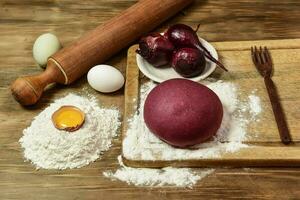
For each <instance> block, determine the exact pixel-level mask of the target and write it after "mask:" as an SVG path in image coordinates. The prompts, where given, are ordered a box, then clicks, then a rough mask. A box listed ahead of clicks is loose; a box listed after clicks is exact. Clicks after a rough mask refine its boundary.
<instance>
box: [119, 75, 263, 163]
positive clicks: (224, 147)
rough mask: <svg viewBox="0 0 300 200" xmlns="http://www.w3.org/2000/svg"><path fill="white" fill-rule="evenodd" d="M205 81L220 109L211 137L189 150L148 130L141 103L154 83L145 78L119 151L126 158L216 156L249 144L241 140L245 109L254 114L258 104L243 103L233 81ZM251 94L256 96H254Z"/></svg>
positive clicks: (175, 158) (142, 103)
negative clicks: (176, 145) (219, 104)
mask: <svg viewBox="0 0 300 200" xmlns="http://www.w3.org/2000/svg"><path fill="white" fill-rule="evenodd" d="M205 84H206V86H207V87H209V88H210V89H212V90H213V91H214V92H215V93H216V94H217V95H218V97H219V98H220V100H221V102H222V104H223V109H224V114H223V120H222V124H221V127H220V129H219V130H218V132H217V134H216V136H215V137H214V138H213V140H211V141H209V142H205V143H202V144H199V145H197V146H196V147H195V148H196V149H195V150H193V151H191V150H189V149H177V148H174V147H172V146H170V145H168V144H166V143H164V142H162V141H161V140H160V139H158V138H157V137H156V136H155V135H154V134H152V133H151V132H150V130H149V129H148V128H147V126H146V124H145V122H144V118H143V107H144V102H145V99H146V97H147V95H148V93H149V92H150V91H151V90H152V89H153V88H154V87H155V86H156V84H155V83H153V82H147V83H145V84H143V85H142V86H141V89H140V106H139V112H137V113H136V114H135V115H134V116H133V118H132V119H130V123H129V129H128V130H127V133H126V137H125V139H124V141H123V155H124V156H125V157H126V158H128V159H142V160H157V159H158V160H185V159H200V158H217V157H221V156H222V154H223V153H226V152H236V151H238V150H240V149H242V148H246V147H249V146H248V145H246V144H244V143H243V141H245V139H246V137H247V135H246V134H247V131H246V130H247V129H246V128H247V125H248V123H249V119H248V118H247V113H250V114H252V116H251V117H257V115H258V114H259V112H257V111H258V109H259V107H260V104H258V103H257V104H255V105H256V110H252V109H253V108H252V107H251V106H249V102H244V103H243V102H242V101H241V100H240V98H239V92H238V90H239V88H238V86H237V85H236V84H234V83H231V82H224V81H217V82H206V83H205ZM253 96H255V95H254V94H253ZM255 98H256V99H257V98H258V99H259V97H257V96H255ZM256 101H257V100H256ZM251 104H252V103H251V102H250V105H251ZM253 113H254V114H255V116H254V114H253Z"/></svg>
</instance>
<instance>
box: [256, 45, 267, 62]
mask: <svg viewBox="0 0 300 200" xmlns="http://www.w3.org/2000/svg"><path fill="white" fill-rule="evenodd" d="M258 55H259V57H260V60H261V64H263V63H266V58H265V55H264V53H263V48H262V47H261V46H260V47H259V53H258Z"/></svg>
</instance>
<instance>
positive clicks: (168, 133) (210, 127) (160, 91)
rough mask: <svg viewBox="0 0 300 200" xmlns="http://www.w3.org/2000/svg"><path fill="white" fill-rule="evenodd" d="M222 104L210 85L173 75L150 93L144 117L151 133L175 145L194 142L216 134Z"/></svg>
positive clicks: (181, 146) (221, 115) (220, 118)
mask: <svg viewBox="0 0 300 200" xmlns="http://www.w3.org/2000/svg"><path fill="white" fill-rule="evenodd" d="M222 118H223V107H222V103H221V101H220V99H219V98H218V96H217V95H216V94H215V93H214V92H213V91H212V90H210V89H209V88H208V87H206V86H204V85H201V84H200V83H196V82H193V81H190V80H186V79H171V80H167V81H165V82H163V83H161V84H159V85H158V86H156V87H155V88H154V89H153V90H152V91H151V92H150V93H149V95H148V96H147V98H146V101H145V105H144V120H145V123H146V125H147V127H148V128H149V129H150V131H151V132H152V133H154V134H155V135H156V136H158V137H159V138H160V139H161V140H163V141H165V142H166V143H168V144H170V145H172V146H175V147H180V148H184V147H188V146H193V145H196V144H199V143H202V142H204V141H207V140H208V139H209V138H211V137H212V136H214V135H215V134H216V133H217V131H218V129H219V128H220V126H221V122H222Z"/></svg>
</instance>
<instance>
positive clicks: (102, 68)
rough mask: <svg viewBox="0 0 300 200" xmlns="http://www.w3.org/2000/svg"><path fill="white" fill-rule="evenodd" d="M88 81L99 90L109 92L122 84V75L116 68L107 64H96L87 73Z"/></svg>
mask: <svg viewBox="0 0 300 200" xmlns="http://www.w3.org/2000/svg"><path fill="white" fill-rule="evenodd" d="M87 80H88V83H89V84H90V86H91V87H92V88H94V89H95V90H97V91H99V92H103V93H109V92H114V91H117V90H118V89H120V88H121V87H122V86H123V85H124V77H123V75H122V73H121V72H120V71H119V70H117V69H116V68H114V67H112V66H109V65H96V66H95V67H93V68H91V69H90V71H89V72H88V74H87Z"/></svg>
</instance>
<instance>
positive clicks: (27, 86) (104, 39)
mask: <svg viewBox="0 0 300 200" xmlns="http://www.w3.org/2000/svg"><path fill="white" fill-rule="evenodd" d="M192 1H193V0H141V1H139V2H138V3H136V4H134V5H133V6H131V7H130V8H128V9H127V10H125V11H124V12H122V13H121V14H120V15H118V16H116V17H114V18H112V19H111V20H109V21H108V22H107V23H105V24H103V25H100V26H98V27H97V28H95V29H94V30H92V31H90V32H88V33H86V34H85V35H83V36H82V37H81V38H79V39H78V40H77V41H75V42H74V43H72V44H71V45H70V46H68V47H65V48H63V49H61V50H60V51H58V52H57V53H56V54H54V55H53V56H51V57H50V58H49V59H48V62H47V68H46V70H45V71H44V72H43V73H41V74H38V75H34V76H27V77H21V78H18V79H17V80H16V81H15V82H14V83H12V85H11V91H12V95H13V96H14V98H15V99H16V100H17V101H18V102H19V103H20V104H22V105H32V104H35V103H36V102H37V101H38V100H39V99H40V97H41V95H42V93H43V91H44V89H45V87H46V86H47V85H49V84H51V83H60V84H65V85H68V84H70V83H72V82H74V81H75V80H77V79H78V78H80V77H81V76H82V75H84V74H85V73H87V72H88V70H89V69H90V68H91V67H93V66H95V65H97V64H100V63H102V62H104V61H105V60H106V59H108V58H109V57H111V56H112V55H113V54H115V53H117V52H118V51H119V50H121V49H122V48H124V47H126V46H128V45H129V44H130V43H131V42H133V41H134V40H136V39H137V38H138V37H140V36H141V35H142V34H145V33H146V32H148V31H150V30H152V29H153V28H155V27H156V26H157V25H159V24H160V23H162V22H163V21H165V20H166V19H168V18H169V17H171V16H172V15H174V14H175V13H177V12H178V11H180V10H181V9H183V8H184V7H186V6H187V5H188V4H190V3H191V2H192Z"/></svg>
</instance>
